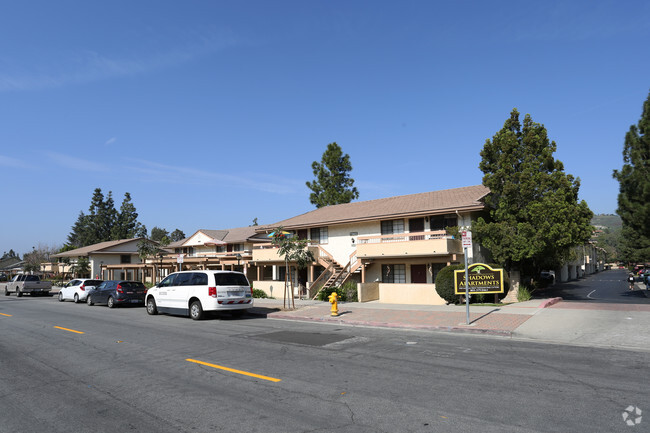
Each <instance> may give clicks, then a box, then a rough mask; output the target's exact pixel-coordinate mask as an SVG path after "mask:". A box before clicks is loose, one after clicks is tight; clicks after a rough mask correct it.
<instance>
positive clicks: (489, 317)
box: [251, 298, 560, 336]
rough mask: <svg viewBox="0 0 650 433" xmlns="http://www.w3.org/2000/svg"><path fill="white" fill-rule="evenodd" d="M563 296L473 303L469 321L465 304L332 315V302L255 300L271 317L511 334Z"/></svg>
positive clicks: (348, 307) (345, 307)
mask: <svg viewBox="0 0 650 433" xmlns="http://www.w3.org/2000/svg"><path fill="white" fill-rule="evenodd" d="M559 300H560V299H559V298H555V299H536V300H532V301H528V302H522V303H519V304H511V305H503V306H494V307H488V306H472V305H470V316H469V318H470V323H469V325H468V324H467V314H466V309H465V306H464V305H461V306H459V305H399V304H385V303H379V302H366V303H357V302H354V303H346V302H340V303H339V315H338V316H336V317H333V316H332V315H331V304H330V303H329V302H321V301H298V300H296V309H295V310H285V309H283V308H282V301H281V300H280V301H278V300H277V299H276V300H273V299H256V300H255V308H254V309H253V311H251V312H252V313H253V314H261V315H265V316H266V317H267V318H270V319H285V320H300V321H311V322H324V323H334V324H345V325H359V326H379V327H387V328H411V329H428V330H437V331H459V332H471V333H482V334H496V335H504V336H510V335H512V333H513V332H514V330H515V329H517V328H518V327H519V326H521V325H522V324H523V323H524V322H526V321H527V320H528V319H530V318H531V317H532V316H534V315H535V314H537V313H538V312H539V311H540V309H543V308H545V307H548V306H550V305H552V304H554V303H556V302H558V301H559Z"/></svg>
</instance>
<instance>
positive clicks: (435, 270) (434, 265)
mask: <svg viewBox="0 0 650 433" xmlns="http://www.w3.org/2000/svg"><path fill="white" fill-rule="evenodd" d="M446 266H447V263H432V264H431V271H432V272H433V275H432V276H431V277H432V278H433V279H432V280H431V281H433V282H434V283H435V282H436V277H437V276H438V272H440V271H441V270H442V268H444V267H446Z"/></svg>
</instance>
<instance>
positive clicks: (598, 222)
mask: <svg viewBox="0 0 650 433" xmlns="http://www.w3.org/2000/svg"><path fill="white" fill-rule="evenodd" d="M591 225H592V226H604V227H608V228H610V229H618V228H621V226H622V225H623V223H622V222H621V217H620V216H618V215H613V214H598V215H594V217H593V218H592V219H591Z"/></svg>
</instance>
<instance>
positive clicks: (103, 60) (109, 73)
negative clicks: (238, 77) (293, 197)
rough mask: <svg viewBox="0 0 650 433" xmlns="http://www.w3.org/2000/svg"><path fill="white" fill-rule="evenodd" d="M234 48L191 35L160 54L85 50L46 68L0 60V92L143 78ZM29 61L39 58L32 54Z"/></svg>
mask: <svg viewBox="0 0 650 433" xmlns="http://www.w3.org/2000/svg"><path fill="white" fill-rule="evenodd" d="M233 44H234V39H233V38H232V37H231V36H229V35H225V36H223V35H220V34H217V33H215V32H208V33H206V34H205V35H193V39H192V40H191V41H189V42H186V43H180V44H177V46H174V47H165V49H163V50H161V51H159V52H147V53H142V52H138V53H135V54H131V55H129V56H121V57H117V56H109V55H105V54H102V53H99V52H95V51H87V50H85V51H78V52H74V53H73V54H66V53H64V52H60V53H56V55H54V56H50V57H51V58H55V59H57V60H52V61H50V62H49V63H48V64H37V65H29V67H28V68H26V67H24V66H23V67H18V68H16V67H13V68H12V67H9V65H12V66H13V65H15V63H16V62H15V61H14V59H9V58H0V64H3V68H2V72H0V92H10V91H30V90H40V89H48V88H56V87H63V86H66V85H71V84H82V83H88V82H94V81H101V80H107V79H111V78H118V77H125V76H131V75H137V74H144V73H147V72H150V71H153V70H157V69H163V68H167V67H170V66H174V65H178V64H182V63H186V62H188V61H191V60H193V59H195V58H198V57H201V56H205V55H208V54H211V53H214V52H216V51H218V50H220V49H223V48H224V47H227V46H231V45H233ZM50 54H52V53H50ZM32 57H36V58H39V57H40V56H39V55H38V53H35V54H34V56H32ZM38 71H47V72H38Z"/></svg>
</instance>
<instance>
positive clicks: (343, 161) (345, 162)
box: [307, 143, 359, 208]
mask: <svg viewBox="0 0 650 433" xmlns="http://www.w3.org/2000/svg"><path fill="white" fill-rule="evenodd" d="M311 168H312V170H313V172H314V176H316V179H315V180H314V181H313V182H307V187H308V188H309V189H311V190H312V191H313V192H312V193H311V194H310V195H309V201H310V202H311V204H313V205H316V207H317V208H321V207H323V206H330V205H334V204H341V203H350V202H351V201H352V200H354V199H355V198H359V191H357V188H356V187H355V186H354V179H352V178H351V177H350V174H349V173H350V171H352V164H351V163H350V155H348V154H347V153H346V154H345V155H343V151H342V150H341V147H340V146H339V145H338V144H336V143H330V144H328V145H327V150H325V153H323V157H322V159H321V162H320V163H319V162H317V161H314V162H313V163H312V165H311Z"/></svg>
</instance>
